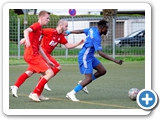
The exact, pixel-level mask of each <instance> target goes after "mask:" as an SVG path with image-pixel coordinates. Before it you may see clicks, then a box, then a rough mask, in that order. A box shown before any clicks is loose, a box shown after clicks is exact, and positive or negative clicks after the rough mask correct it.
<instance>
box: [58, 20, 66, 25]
mask: <svg viewBox="0 0 160 120" xmlns="http://www.w3.org/2000/svg"><path fill="white" fill-rule="evenodd" d="M65 23H67V21H66V20H64V19H61V20H59V21H58V26H59V25H63V24H65Z"/></svg>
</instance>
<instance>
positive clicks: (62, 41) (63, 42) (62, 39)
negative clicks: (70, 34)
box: [60, 34, 68, 45]
mask: <svg viewBox="0 0 160 120" xmlns="http://www.w3.org/2000/svg"><path fill="white" fill-rule="evenodd" d="M66 43H68V41H67V40H66V38H65V37H64V35H63V34H62V35H61V41H60V44H63V45H65V44H66Z"/></svg>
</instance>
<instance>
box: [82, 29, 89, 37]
mask: <svg viewBox="0 0 160 120" xmlns="http://www.w3.org/2000/svg"><path fill="white" fill-rule="evenodd" d="M88 31H89V28H86V29H83V32H84V34H85V35H86V36H87V35H88Z"/></svg>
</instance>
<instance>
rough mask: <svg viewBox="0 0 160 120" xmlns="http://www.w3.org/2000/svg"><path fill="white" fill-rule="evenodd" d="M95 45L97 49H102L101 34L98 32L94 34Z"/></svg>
mask: <svg viewBox="0 0 160 120" xmlns="http://www.w3.org/2000/svg"><path fill="white" fill-rule="evenodd" d="M93 40H94V41H93V45H94V48H95V50H96V51H98V50H102V46H101V36H100V35H98V34H97V33H96V34H94V39H93Z"/></svg>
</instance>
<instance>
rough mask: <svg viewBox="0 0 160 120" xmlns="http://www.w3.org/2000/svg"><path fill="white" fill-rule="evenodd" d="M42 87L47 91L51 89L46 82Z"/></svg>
mask: <svg viewBox="0 0 160 120" xmlns="http://www.w3.org/2000/svg"><path fill="white" fill-rule="evenodd" d="M44 89H46V90H47V91H51V89H50V88H49V87H48V84H47V83H46V84H45V85H44Z"/></svg>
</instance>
